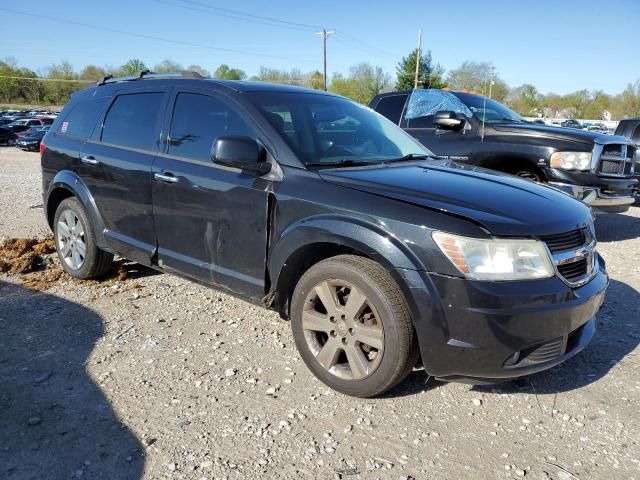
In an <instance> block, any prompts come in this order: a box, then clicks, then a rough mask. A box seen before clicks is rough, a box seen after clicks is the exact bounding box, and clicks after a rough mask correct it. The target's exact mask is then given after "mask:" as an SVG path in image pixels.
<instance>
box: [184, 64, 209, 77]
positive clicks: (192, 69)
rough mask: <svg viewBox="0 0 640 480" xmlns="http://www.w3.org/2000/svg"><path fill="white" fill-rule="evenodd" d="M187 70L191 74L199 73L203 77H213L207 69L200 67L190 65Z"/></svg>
mask: <svg viewBox="0 0 640 480" xmlns="http://www.w3.org/2000/svg"><path fill="white" fill-rule="evenodd" d="M187 70H189V71H190V72H196V73H199V74H200V75H202V76H203V77H210V76H211V73H210V72H209V70H207V69H205V68H202V67H201V66H200V65H189V66H188V67H187Z"/></svg>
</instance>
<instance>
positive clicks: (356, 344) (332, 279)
mask: <svg viewBox="0 0 640 480" xmlns="http://www.w3.org/2000/svg"><path fill="white" fill-rule="evenodd" d="M291 327H292V330H293V336H294V339H295V342H296V346H297V347H298V351H299V352H300V355H301V356H302V359H303V360H304V362H305V363H306V365H307V367H309V369H310V370H311V371H312V372H313V373H314V374H315V375H316V377H318V378H319V379H320V380H321V381H322V382H324V383H325V384H327V385H328V386H330V387H331V388H333V389H335V390H338V391H340V392H342V393H345V394H347V395H353V396H356V397H372V396H375V395H379V394H381V393H383V392H385V391H386V390H388V389H389V388H391V387H393V386H394V385H396V384H397V383H398V382H400V381H401V380H403V379H404V378H405V377H406V376H407V374H408V373H409V372H410V371H411V369H412V368H413V366H414V365H415V364H416V360H417V357H418V353H419V350H418V345H417V339H416V336H415V332H414V329H413V325H412V323H411V318H410V315H409V309H408V307H407V304H406V301H405V299H404V296H403V295H402V292H401V291H400V289H399V288H398V285H397V284H396V283H395V281H394V280H393V278H391V276H390V275H389V273H388V272H387V271H386V270H385V269H384V268H383V267H382V266H381V265H379V264H378V263H376V262H374V261H372V260H369V259H367V258H363V257H357V256H353V255H340V256H337V257H332V258H329V259H327V260H323V261H321V262H319V263H317V264H316V265H314V266H313V267H311V268H310V269H309V270H308V271H307V272H306V273H305V274H304V275H303V276H302V278H301V279H300V281H299V282H298V284H297V285H296V288H295V290H294V293H293V297H292V299H291Z"/></svg>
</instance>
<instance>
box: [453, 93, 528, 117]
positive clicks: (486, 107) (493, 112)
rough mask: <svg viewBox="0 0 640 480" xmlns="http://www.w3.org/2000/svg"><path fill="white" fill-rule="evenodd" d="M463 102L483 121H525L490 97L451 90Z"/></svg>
mask: <svg viewBox="0 0 640 480" xmlns="http://www.w3.org/2000/svg"><path fill="white" fill-rule="evenodd" d="M453 94H454V95H455V96H456V97H458V98H459V99H460V100H461V101H462V103H464V104H465V105H466V106H467V107H469V109H470V110H471V111H472V112H473V114H474V115H475V116H476V117H477V118H478V120H480V121H483V117H484V122H485V123H505V122H517V123H520V122H526V120H525V119H524V118H522V117H521V116H520V115H518V114H517V113H516V112H514V111H513V110H510V109H508V108H507V107H505V106H504V105H502V104H501V103H498V102H496V101H495V100H491V99H490V98H486V97H482V96H480V95H473V94H469V93H460V92H453Z"/></svg>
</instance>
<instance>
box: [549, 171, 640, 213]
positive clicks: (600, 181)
mask: <svg viewBox="0 0 640 480" xmlns="http://www.w3.org/2000/svg"><path fill="white" fill-rule="evenodd" d="M547 179H548V184H549V186H550V187H553V188H556V189H558V190H560V191H562V192H564V193H567V194H569V195H570V196H572V197H573V198H575V199H577V200H580V201H581V202H584V203H586V204H587V205H589V206H590V207H592V208H593V209H594V210H595V211H597V212H604V213H621V212H625V211H627V210H628V209H629V207H630V206H631V205H633V203H634V201H635V198H634V190H636V189H637V188H638V182H637V180H636V179H635V178H607V177H601V176H598V175H594V174H592V173H587V172H564V171H560V170H554V169H549V170H548V171H547Z"/></svg>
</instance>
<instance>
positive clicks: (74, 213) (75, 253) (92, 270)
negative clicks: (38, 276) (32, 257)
mask: <svg viewBox="0 0 640 480" xmlns="http://www.w3.org/2000/svg"><path fill="white" fill-rule="evenodd" d="M53 231H54V237H55V243H56V250H57V252H58V258H60V263H62V267H63V268H64V269H65V271H66V272H67V273H68V274H69V275H71V276H72V277H75V278H82V279H85V278H94V277H99V276H100V275H103V274H105V273H106V272H107V271H109V269H110V268H111V266H112V264H113V255H112V254H110V253H108V252H105V251H103V250H100V249H99V248H98V247H97V245H96V242H95V235H94V233H93V229H92V228H91V224H90V223H89V219H88V217H87V214H86V213H85V211H84V208H83V207H82V204H81V203H80V202H79V201H78V200H77V199H76V198H73V197H71V198H67V199H65V200H63V201H62V202H61V203H60V205H59V206H58V209H57V210H56V214H55V217H54V221H53Z"/></svg>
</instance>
